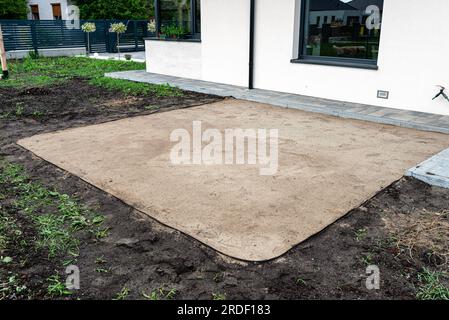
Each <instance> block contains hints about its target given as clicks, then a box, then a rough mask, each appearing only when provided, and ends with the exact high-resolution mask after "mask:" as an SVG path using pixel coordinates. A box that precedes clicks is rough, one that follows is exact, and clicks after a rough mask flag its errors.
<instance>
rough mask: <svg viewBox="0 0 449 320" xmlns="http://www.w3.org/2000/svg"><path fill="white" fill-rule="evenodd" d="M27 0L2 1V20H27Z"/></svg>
mask: <svg viewBox="0 0 449 320" xmlns="http://www.w3.org/2000/svg"><path fill="white" fill-rule="evenodd" d="M27 14H28V1H27V0H0V19H26V18H27Z"/></svg>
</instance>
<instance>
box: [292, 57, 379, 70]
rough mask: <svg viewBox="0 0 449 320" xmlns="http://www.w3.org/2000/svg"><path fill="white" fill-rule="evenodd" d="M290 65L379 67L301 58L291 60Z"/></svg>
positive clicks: (368, 64)
mask: <svg viewBox="0 0 449 320" xmlns="http://www.w3.org/2000/svg"><path fill="white" fill-rule="evenodd" d="M290 62H291V63H302V64H317V65H323V66H332V67H344V68H357V69H368V70H378V69H379V66H378V65H377V64H370V63H359V62H352V61H341V60H339V61H331V60H322V59H313V58H306V59H304V58H302V59H292V60H290Z"/></svg>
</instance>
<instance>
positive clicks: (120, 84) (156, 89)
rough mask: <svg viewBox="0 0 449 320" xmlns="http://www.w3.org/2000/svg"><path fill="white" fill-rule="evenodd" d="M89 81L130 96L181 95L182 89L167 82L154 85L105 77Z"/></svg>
mask: <svg viewBox="0 0 449 320" xmlns="http://www.w3.org/2000/svg"><path fill="white" fill-rule="evenodd" d="M89 83H90V84H92V85H95V86H99V87H103V88H106V89H109V90H114V91H121V92H123V93H126V94H128V95H132V96H138V95H147V94H154V95H156V96H158V97H180V96H182V91H181V90H180V89H178V88H176V87H172V86H170V85H168V84H162V85H156V84H148V83H142V82H133V81H128V80H122V79H112V78H106V77H98V78H93V79H91V80H90V81H89Z"/></svg>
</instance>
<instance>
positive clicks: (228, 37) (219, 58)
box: [201, 0, 277, 86]
mask: <svg viewBox="0 0 449 320" xmlns="http://www.w3.org/2000/svg"><path fill="white" fill-rule="evenodd" d="M273 2H277V1H273ZM249 15H250V2H249V0H202V1H201V39H202V74H203V80H206V81H212V82H221V83H227V84H233V85H238V86H247V85H248V70H249V69H248V68H249V67H248V61H249Z"/></svg>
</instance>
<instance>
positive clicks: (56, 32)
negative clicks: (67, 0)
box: [0, 20, 150, 52]
mask: <svg viewBox="0 0 449 320" xmlns="http://www.w3.org/2000/svg"><path fill="white" fill-rule="evenodd" d="M85 22H94V23H95V25H96V29H97V30H96V31H95V32H92V33H90V44H91V46H90V48H91V52H117V36H116V34H115V33H110V32H109V27H110V25H111V23H115V22H123V23H124V24H126V25H127V27H128V28H127V31H126V33H124V34H122V35H121V36H120V51H122V52H125V51H128V52H129V51H143V50H145V44H144V40H143V38H145V37H148V36H150V33H149V32H148V28H147V23H148V22H147V21H145V20H126V21H119V20H82V21H81V22H80V25H82V24H83V23H85ZM0 24H1V26H2V30H3V38H4V42H5V48H6V51H13V50H27V51H36V52H38V51H39V50H40V49H60V48H80V47H85V48H87V35H86V33H84V32H83V31H82V30H81V29H73V28H71V26H70V24H67V23H66V21H65V20H0Z"/></svg>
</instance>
